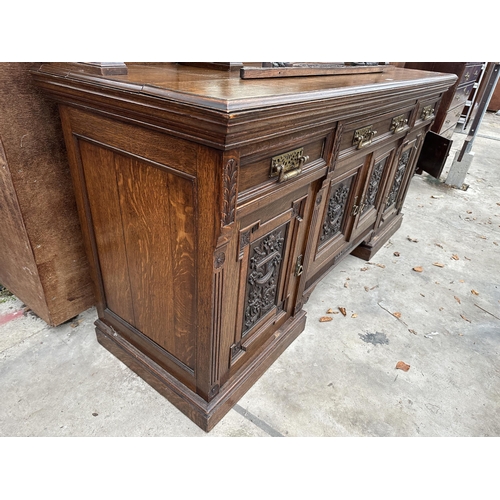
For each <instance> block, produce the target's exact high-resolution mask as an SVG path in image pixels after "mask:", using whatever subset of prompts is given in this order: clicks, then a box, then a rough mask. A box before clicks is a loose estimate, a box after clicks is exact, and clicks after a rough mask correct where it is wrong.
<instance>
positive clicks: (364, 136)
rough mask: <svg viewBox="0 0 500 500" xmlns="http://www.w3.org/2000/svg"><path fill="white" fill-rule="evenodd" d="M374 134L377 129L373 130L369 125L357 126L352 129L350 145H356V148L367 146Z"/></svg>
mask: <svg viewBox="0 0 500 500" xmlns="http://www.w3.org/2000/svg"><path fill="white" fill-rule="evenodd" d="M376 134H377V131H376V130H373V129H372V126H371V125H370V126H368V127H363V128H358V129H357V130H355V131H354V138H353V141H352V145H353V146H356V149H361V148H363V147H365V146H369V145H370V144H371V143H372V139H373V137H374V136H375V135H376Z"/></svg>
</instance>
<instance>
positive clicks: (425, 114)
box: [421, 104, 434, 120]
mask: <svg viewBox="0 0 500 500" xmlns="http://www.w3.org/2000/svg"><path fill="white" fill-rule="evenodd" d="M433 115H434V106H433V105H432V104H431V105H430V106H425V108H424V109H422V115H421V118H422V120H428V119H429V118H430V117H431V116H433Z"/></svg>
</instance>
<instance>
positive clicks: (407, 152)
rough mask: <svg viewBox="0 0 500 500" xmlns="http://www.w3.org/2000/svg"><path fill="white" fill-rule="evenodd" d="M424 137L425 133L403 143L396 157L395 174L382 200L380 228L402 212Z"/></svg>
mask: <svg viewBox="0 0 500 500" xmlns="http://www.w3.org/2000/svg"><path fill="white" fill-rule="evenodd" d="M422 137H423V133H421V134H419V135H418V136H417V137H415V138H413V139H411V140H409V141H406V142H405V143H403V145H402V146H401V148H400V149H399V151H398V153H397V154H396V156H395V159H394V162H393V166H392V168H393V173H392V175H391V176H390V177H389V182H388V183H387V186H386V189H385V192H384V198H383V200H382V203H383V206H382V210H381V211H380V216H381V220H380V223H379V226H381V225H383V224H385V223H387V222H388V221H389V220H391V219H392V218H393V217H394V216H395V215H397V214H398V213H399V212H400V210H401V207H402V204H403V201H404V198H405V194H406V191H407V190H408V186H409V182H410V180H411V177H412V175H413V173H414V171H415V162H416V160H417V158H418V151H419V147H420V145H421V142H422Z"/></svg>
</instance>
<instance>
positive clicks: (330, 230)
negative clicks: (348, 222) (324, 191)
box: [319, 183, 351, 243]
mask: <svg viewBox="0 0 500 500" xmlns="http://www.w3.org/2000/svg"><path fill="white" fill-rule="evenodd" d="M350 187H351V186H350V184H344V183H342V184H340V185H339V186H338V187H337V188H336V189H334V190H332V193H331V195H330V199H329V200H328V208H327V211H326V214H325V218H324V220H323V226H322V229H321V235H320V237H319V241H320V242H321V243H323V242H325V241H327V240H329V239H331V238H333V237H334V236H335V235H336V234H338V232H339V231H340V227H341V225H342V220H343V218H344V213H345V208H346V204H347V199H348V198H349V191H350Z"/></svg>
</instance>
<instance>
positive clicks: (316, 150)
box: [238, 136, 328, 203]
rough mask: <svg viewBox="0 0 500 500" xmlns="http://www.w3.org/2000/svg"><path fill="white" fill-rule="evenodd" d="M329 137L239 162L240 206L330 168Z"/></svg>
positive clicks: (249, 157) (292, 145)
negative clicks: (327, 158) (327, 167)
mask: <svg viewBox="0 0 500 500" xmlns="http://www.w3.org/2000/svg"><path fill="white" fill-rule="evenodd" d="M327 142H328V136H323V137H320V138H317V139H315V140H314V141H310V139H309V140H308V139H305V140H303V141H302V142H296V143H291V144H290V145H288V146H287V147H286V148H283V146H281V148H280V149H276V150H274V151H273V152H272V154H269V150H267V151H266V154H265V155H262V154H259V153H257V154H252V155H249V156H248V157H243V158H241V160H240V173H239V188H238V191H239V198H238V200H239V202H241V203H244V202H247V201H249V200H250V199H254V198H258V197H261V196H264V195H266V194H268V193H270V192H272V191H274V190H275V189H276V188H277V187H280V186H282V185H286V184H289V183H295V182H299V183H300V182H301V181H302V179H303V178H304V177H307V176H308V175H309V174H310V173H312V172H314V171H317V170H325V171H326V166H327V160H326V155H327Z"/></svg>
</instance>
